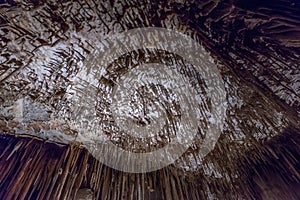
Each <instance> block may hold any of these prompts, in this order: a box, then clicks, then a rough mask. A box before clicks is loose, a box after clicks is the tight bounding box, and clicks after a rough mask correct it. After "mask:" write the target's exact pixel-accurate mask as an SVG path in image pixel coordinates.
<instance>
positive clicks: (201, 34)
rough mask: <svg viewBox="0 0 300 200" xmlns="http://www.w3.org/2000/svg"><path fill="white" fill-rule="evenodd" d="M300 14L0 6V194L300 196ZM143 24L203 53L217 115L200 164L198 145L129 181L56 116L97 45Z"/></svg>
mask: <svg viewBox="0 0 300 200" xmlns="http://www.w3.org/2000/svg"><path fill="white" fill-rule="evenodd" d="M299 13H300V4H299V2H297V1H276V2H268V1H263V2H261V1H255V2H251V3H250V2H249V3H248V1H247V2H246V1H227V0H226V1H203V2H201V3H199V2H193V1H190V2H185V3H183V2H181V1H169V2H165V1H161V2H155V3H154V2H148V1H136V2H134V1H107V2H101V3H96V2H95V1H88V0H86V1H79V2H76V1H75V2H69V1H61V2H59V3H58V2H51V1H32V2H31V1H7V2H4V3H1V4H0V22H1V26H0V45H1V51H0V63H1V64H0V108H1V110H0V131H1V132H2V135H1V136H0V137H1V142H0V148H1V151H0V152H1V155H0V163H1V165H0V166H1V169H0V170H1V171H2V173H0V174H1V175H0V188H1V190H0V191H1V192H0V196H1V197H3V198H4V199H11V198H18V199H24V198H27V199H53V198H57V199H64V198H72V197H74V196H75V195H76V192H77V190H78V189H79V188H92V190H93V191H94V192H95V196H96V198H97V199H115V198H116V199H216V198H217V199H240V198H243V199H251V198H252V199H253V198H254V199H276V198H277V199H297V198H300V197H299V179H300V175H299V151H300V149H299V127H300V125H299V117H300V109H299V106H300V104H299V102H300V49H299V48H300V38H299V35H300V16H299ZM148 26H157V27H165V28H170V29H176V30H180V31H181V32H183V33H185V34H187V35H189V36H191V37H192V38H193V39H195V40H197V41H199V43H201V44H203V45H204V47H205V48H206V49H207V50H208V51H209V52H211V56H212V57H213V58H214V59H215V62H216V66H217V67H218V69H219V71H220V73H221V75H222V79H223V82H224V87H225V90H226V93H227V98H226V99H227V102H228V108H227V112H226V122H225V124H224V130H223V132H222V134H221V136H220V138H219V140H218V142H217V144H216V146H215V148H214V150H213V151H211V152H210V153H209V154H208V155H207V156H206V157H205V158H204V159H202V158H200V157H199V156H198V151H199V148H200V146H201V137H200V136H199V138H196V140H195V142H194V144H193V145H192V146H191V147H190V148H189V150H188V151H187V152H186V153H185V154H184V155H183V156H182V157H181V158H180V159H179V160H177V161H176V163H174V164H173V165H171V166H169V167H167V168H165V169H162V170H160V171H157V172H151V173H147V174H136V175H134V174H126V173H121V172H118V171H115V170H113V169H110V168H108V167H106V166H104V165H102V164H101V163H99V162H98V161H97V160H95V159H94V158H93V157H92V156H91V155H89V153H88V152H87V151H86V150H85V149H84V148H82V146H81V145H80V144H79V143H80V139H79V140H78V139H77V138H76V136H77V133H76V130H72V127H69V126H68V124H66V123H65V122H64V121H60V120H59V119H58V116H59V112H58V111H60V110H64V109H65V108H68V106H69V102H68V98H67V97H66V92H67V90H68V87H69V86H70V85H72V84H73V83H74V82H73V81H74V77H75V76H76V74H77V73H78V72H79V71H80V70H81V69H82V68H84V63H86V62H87V60H86V58H87V57H88V55H89V54H90V53H91V52H92V51H93V50H94V49H95V48H97V47H99V46H101V43H100V40H102V39H104V38H106V37H110V36H111V35H113V34H115V33H119V32H122V31H124V30H129V29H132V28H138V27H148ZM175 60H176V59H175ZM187 84H190V83H187ZM191 87H192V84H191ZM100 108H101V107H100ZM100 108H99V107H98V110H100V111H99V113H98V114H99V115H100V114H101V109H100ZM11 134H13V135H11ZM25 135H30V136H25ZM122 137H123V136H122ZM125 137H126V136H125ZM167 139H168V138H165V139H164V138H163V139H162V141H167ZM157 141H159V140H157ZM78 142H79V143H78ZM115 142H117V141H115ZM120 145H121V146H122V144H120ZM127 147H128V145H127ZM15 163H18V165H16V164H15ZM2 166H3V167H2ZM270 182H274V184H273V183H270ZM25 183H26V184H25ZM279 194H280V195H279Z"/></svg>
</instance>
